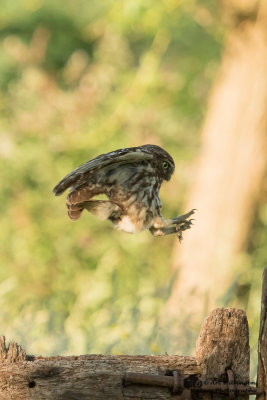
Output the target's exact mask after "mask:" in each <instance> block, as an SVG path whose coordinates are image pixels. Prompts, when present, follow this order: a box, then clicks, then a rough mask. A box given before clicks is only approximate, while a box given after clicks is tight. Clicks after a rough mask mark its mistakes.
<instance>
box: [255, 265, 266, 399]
mask: <svg viewBox="0 0 267 400" xmlns="http://www.w3.org/2000/svg"><path fill="white" fill-rule="evenodd" d="M257 387H258V388H259V389H262V390H263V391H265V393H262V394H260V395H258V396H257V400H266V399H267V394H266V393H267V268H265V270H264V272H263V282H262V297H261V316H260V332H259V347H258V375H257Z"/></svg>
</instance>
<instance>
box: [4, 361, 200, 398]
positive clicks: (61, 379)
mask: <svg viewBox="0 0 267 400" xmlns="http://www.w3.org/2000/svg"><path fill="white" fill-rule="evenodd" d="M29 359H30V360H31V361H19V362H15V363H10V361H9V360H7V359H4V360H2V361H3V362H2V363H0V399H1V400H2V399H3V400H11V399H12V400H44V399H45V400H87V399H88V400H89V399H92V400H107V399H111V400H113V399H114V400H117V399H118V400H119V399H120V400H122V399H123V400H133V399H137V398H138V399H150V398H153V399H166V400H167V399H173V396H172V391H171V390H170V389H168V388H164V387H157V386H155V387H154V386H148V387H147V386H143V385H129V386H128V385H127V386H124V385H123V378H124V375H125V373H126V372H144V373H150V374H155V375H164V374H165V373H166V371H167V370H177V369H179V370H182V371H184V372H185V373H189V374H200V373H201V369H200V367H199V366H198V365H197V363H196V360H195V358H193V357H180V356H168V355H163V356H110V355H93V354H92V355H84V356H70V357H60V356H56V357H34V356H32V357H28V356H27V357H26V360H29Z"/></svg>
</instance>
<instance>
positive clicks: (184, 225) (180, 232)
mask: <svg viewBox="0 0 267 400" xmlns="http://www.w3.org/2000/svg"><path fill="white" fill-rule="evenodd" d="M192 221H194V219H189V220H185V222H184V223H181V222H180V223H178V224H177V225H176V226H175V229H176V232H177V238H178V239H179V242H180V243H181V242H182V240H183V231H186V230H187V229H190V228H191V226H192V225H193V223H192Z"/></svg>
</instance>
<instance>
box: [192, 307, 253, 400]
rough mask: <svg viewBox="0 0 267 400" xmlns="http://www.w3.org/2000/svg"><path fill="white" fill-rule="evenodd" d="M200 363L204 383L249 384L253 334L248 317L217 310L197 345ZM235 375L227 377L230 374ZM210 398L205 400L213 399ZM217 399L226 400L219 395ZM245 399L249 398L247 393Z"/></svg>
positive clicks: (208, 318) (207, 321) (225, 310)
mask: <svg viewBox="0 0 267 400" xmlns="http://www.w3.org/2000/svg"><path fill="white" fill-rule="evenodd" d="M196 359H197V361H198V363H199V364H200V365H201V367H202V380H204V381H205V380H206V381H207V382H214V381H215V382H227V381H232V382H231V383H232V390H233V391H234V384H235V383H244V384H248V383H249V361H250V349H249V330H248V321H247V317H246V313H245V311H243V310H238V309H235V308H217V309H215V310H213V311H212V312H211V313H210V315H209V316H208V317H207V318H206V320H205V321H204V323H203V325H202V328H201V330H200V334H199V337H198V339H197V342H196ZM229 370H230V371H232V376H231V373H230V372H229V373H227V372H228V371H229ZM209 396H210V395H209V394H206V395H204V396H203V398H206V399H208V398H210V397H209ZM212 398H213V399H220V398H222V397H221V395H220V394H219V393H218V394H217V395H216V396H215V397H214V396H213V397H212ZM242 398H248V394H246V393H244V396H242Z"/></svg>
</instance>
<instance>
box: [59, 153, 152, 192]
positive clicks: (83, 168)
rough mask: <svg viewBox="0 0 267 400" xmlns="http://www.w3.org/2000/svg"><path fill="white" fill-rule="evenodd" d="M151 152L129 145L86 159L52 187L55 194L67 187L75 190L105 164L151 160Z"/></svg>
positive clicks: (117, 164) (105, 165)
mask: <svg viewBox="0 0 267 400" xmlns="http://www.w3.org/2000/svg"><path fill="white" fill-rule="evenodd" d="M152 158H153V155H152V154H149V152H147V151H144V150H143V149H142V148H140V147H131V148H124V149H119V150H116V151H112V152H111V153H106V154H101V155H100V156H98V157H96V158H94V159H93V160H90V161H87V162H86V163H85V164H82V165H80V166H79V167H78V168H76V169H75V170H73V171H72V172H70V173H69V174H68V175H66V176H65V177H64V178H63V179H62V180H61V181H60V182H59V183H58V184H57V185H56V186H55V187H54V189H53V192H54V193H55V195H56V196H59V195H61V194H62V193H63V192H64V191H65V190H66V189H67V188H70V187H71V188H73V189H75V190H77V189H79V188H82V187H83V186H84V185H86V184H88V183H89V182H88V180H90V176H93V175H95V174H97V173H98V172H99V171H100V170H101V169H103V168H106V167H107V166H113V165H116V166H119V165H123V164H130V163H136V162H140V161H144V160H151V159H152Z"/></svg>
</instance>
